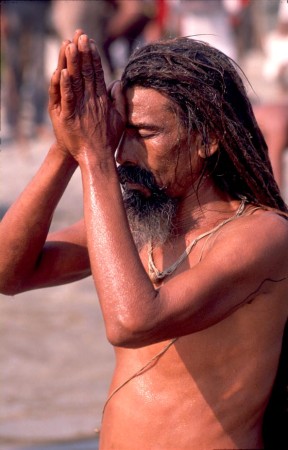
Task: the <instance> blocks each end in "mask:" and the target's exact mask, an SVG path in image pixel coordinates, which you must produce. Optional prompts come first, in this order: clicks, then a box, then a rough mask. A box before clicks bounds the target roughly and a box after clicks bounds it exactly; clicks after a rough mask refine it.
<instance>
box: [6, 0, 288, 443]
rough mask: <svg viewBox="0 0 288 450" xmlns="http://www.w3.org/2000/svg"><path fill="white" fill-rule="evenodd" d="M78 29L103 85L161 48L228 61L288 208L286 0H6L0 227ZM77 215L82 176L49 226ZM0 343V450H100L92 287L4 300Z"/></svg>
mask: <svg viewBox="0 0 288 450" xmlns="http://www.w3.org/2000/svg"><path fill="white" fill-rule="evenodd" d="M77 28H83V30H84V31H85V32H86V33H87V34H88V35H89V36H90V37H92V38H94V39H95V41H96V42H97V44H98V47H99V51H100V53H101V57H102V62H103V67H104V71H105V79H106V82H107V83H110V82H111V81H113V80H114V79H116V78H119V77H120V76H121V72H122V70H123V67H124V66H125V64H126V62H127V59H128V57H129V55H130V54H131V52H132V51H133V49H134V48H135V47H137V46H141V45H143V44H145V43H146V42H150V41H153V40H158V39H161V38H169V37H175V36H195V35H197V38H198V39H201V40H204V41H207V42H209V43H210V44H211V45H214V46H215V47H217V48H219V49H220V50H222V51H223V52H224V53H226V54H228V55H229V56H230V57H231V58H233V59H234V61H236V62H237V64H239V66H240V67H241V68H242V69H243V71H244V73H245V75H246V77H247V78H248V80H249V83H248V82H247V81H246V82H245V83H246V86H247V91H248V94H249V97H250V98H251V101H252V104H253V107H254V111H255V114H256V117H257V119H258V122H259V124H260V126H261V128H262V130H263V133H264V135H265V137H266V140H267V143H268V146H269V152H270V158H271V162H272V165H273V170H274V174H275V178H276V180H277V182H278V184H279V186H280V188H281V190H282V193H283V196H284V197H285V199H286V200H287V199H288V157H287V153H288V152H286V150H287V148H288V2H287V0H79V1H78V0H73V1H70V0H50V1H39V0H37V1H28V0H27V1H25V0H24V1H14V0H13V1H12V0H11V1H2V2H1V118H0V120H1V150H2V151H1V153H0V215H1V217H2V216H3V214H4V213H5V211H6V210H7V208H8V207H9V205H10V204H11V203H12V202H13V200H14V199H15V198H16V197H17V196H18V194H19V193H20V192H21V190H22V189H23V188H24V186H25V185H26V184H27V183H28V181H29V180H30V179H31V177H32V175H33V174H34V173H35V171H36V170H37V168H38V167H39V165H40V164H41V161H42V160H43V158H44V156H45V154H46V152H47V150H48V149H49V147H50V145H51V144H52V143H53V133H52V129H51V124H50V122H49V118H48V116H47V92H48V85H49V79H50V77H51V75H52V73H53V71H54V70H55V68H56V65H57V56H58V50H59V47H60V45H61V42H62V41H63V40H64V39H67V38H68V39H71V38H72V36H73V34H74V31H75V30H76V29H77ZM81 216H82V194H81V181H80V176H79V172H76V173H75V175H74V176H73V178H72V180H71V183H70V185H69V188H68V190H67V192H66V193H65V195H64V197H63V199H62V200H61V202H60V204H59V207H58V209H57V211H56V213H55V216H54V220H53V224H52V228H53V229H58V228H59V227H63V226H66V225H69V224H70V223H73V222H74V221H76V220H78V219H79V218H80V217H81ZM0 339H1V346H0V450H13V449H14V450H16V449H18V450H20V449H22V450H24V449H25V450H32V449H34V450H36V449H37V450H56V449H59V450H60V449H69V450H74V449H75V450H89V449H94V450H96V449H97V429H99V428H100V426H101V415H102V408H103V405H104V402H105V398H106V395H107V390H108V386H109V381H110V378H111V374H112V370H113V364H114V362H113V350H112V348H111V346H110V345H109V344H108V343H107V341H106V337H105V331H104V327H103V322H102V319H101V313H100V310H99V306H98V302H97V296H96V293H95V290H94V287H93V283H92V281H91V279H86V280H82V281H80V282H77V283H73V284H70V285H66V286H61V287H57V288H49V289H42V290H38V291H35V292H28V293H24V294H21V295H18V296H16V297H15V298H10V297H5V296H1V295H0Z"/></svg>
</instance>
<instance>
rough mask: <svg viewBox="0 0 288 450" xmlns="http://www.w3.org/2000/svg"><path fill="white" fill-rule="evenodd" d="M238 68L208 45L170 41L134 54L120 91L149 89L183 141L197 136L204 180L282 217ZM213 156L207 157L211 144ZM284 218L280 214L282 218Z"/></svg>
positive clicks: (283, 206)
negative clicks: (171, 114) (172, 116)
mask: <svg viewBox="0 0 288 450" xmlns="http://www.w3.org/2000/svg"><path fill="white" fill-rule="evenodd" d="M236 67H237V68H238V66H237V65H236V64H235V63H234V62H233V61H232V60H231V59H230V58H229V57H228V56H226V55H225V54H223V53H222V52H220V51H219V50H216V49H215V48H213V47H211V46H209V45H208V44H206V43H204V42H201V41H198V40H196V39H190V38H176V39H171V40H167V41H160V42H154V43H151V44H148V45H146V46H144V47H142V48H140V49H136V50H135V51H134V53H133V54H132V56H131V58H130V60H129V61H128V64H127V66H126V68H125V70H124V72H123V75H122V83H123V88H124V90H125V89H128V88H130V87H133V86H141V87H144V88H152V89H155V90H157V91H159V92H161V93H162V94H164V95H166V96H167V97H168V98H169V99H170V101H172V103H174V105H175V106H176V108H177V110H179V111H180V120H181V122H182V123H183V125H184V127H185V128H186V129H187V131H188V136H190V137H191V136H196V135H197V134H198V135H200V137H201V140H202V142H203V148H204V150H205V154H206V159H205V165H204V170H203V173H202V176H203V175H204V174H207V173H209V174H210V176H212V177H213V180H214V182H215V184H216V185H217V186H218V187H219V188H220V189H222V190H224V191H226V192H227V193H229V194H230V195H231V196H232V197H233V198H239V197H240V196H245V197H246V198H247V199H248V201H249V202H251V203H253V204H256V205H261V206H264V207H267V208H272V209H276V210H278V211H279V212H280V211H282V212H284V213H287V212H288V207H287V205H286V204H285V202H284V200H283V199H282V197H281V194H280V191H279V188H278V185H277V183H276V181H275V180H274V176H273V172H272V167H271V163H270V160H269V157H268V148H267V144H266V142H265V140H264V137H263V135H262V133H261V131H260V129H259V126H258V124H257V122H256V119H255V116H254V113H253V110H252V106H251V103H250V101H249V99H248V96H247V93H246V90H245V87H244V84H243V81H242V79H241V77H240V75H239V74H238V71H237V68H236ZM212 140H213V141H214V142H215V141H217V142H218V150H217V151H216V152H215V153H214V154H213V155H212V156H210V153H209V149H210V146H211V141H212ZM284 215H286V214H284Z"/></svg>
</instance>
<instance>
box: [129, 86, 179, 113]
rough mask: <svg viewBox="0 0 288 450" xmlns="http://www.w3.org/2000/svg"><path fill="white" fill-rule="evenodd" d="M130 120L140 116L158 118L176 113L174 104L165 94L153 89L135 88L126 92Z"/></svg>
mask: <svg viewBox="0 0 288 450" xmlns="http://www.w3.org/2000/svg"><path fill="white" fill-rule="evenodd" d="M125 98H126V104H127V113H128V117H129V119H131V117H138V116H151V115H153V116H157V115H163V114H172V113H174V114H175V112H176V108H175V105H174V104H173V102H172V101H171V100H170V99H169V98H168V97H167V96H166V95H165V94H163V93H161V92H159V91H157V90H156V89H152V88H144V87H142V86H134V87H131V88H128V89H127V90H126V92H125Z"/></svg>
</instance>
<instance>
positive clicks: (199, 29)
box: [177, 0, 241, 60]
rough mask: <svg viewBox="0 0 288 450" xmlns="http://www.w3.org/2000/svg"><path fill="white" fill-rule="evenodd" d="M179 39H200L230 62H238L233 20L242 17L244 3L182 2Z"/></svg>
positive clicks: (223, 0)
mask: <svg viewBox="0 0 288 450" xmlns="http://www.w3.org/2000/svg"><path fill="white" fill-rule="evenodd" d="M177 3H178V15H179V25H178V27H179V31H178V35H179V36H198V37H199V39H201V40H202V41H204V42H207V43H209V44H210V45H212V46H214V47H216V48H218V50H221V51H222V52H223V53H225V54H226V55H227V56H230V58H232V59H234V60H236V59H237V48H236V42H235V36H234V33H233V29H232V24H231V21H230V16H232V15H235V14H237V13H238V11H239V9H240V8H241V0H213V1H210V0H179V1H178V2H177Z"/></svg>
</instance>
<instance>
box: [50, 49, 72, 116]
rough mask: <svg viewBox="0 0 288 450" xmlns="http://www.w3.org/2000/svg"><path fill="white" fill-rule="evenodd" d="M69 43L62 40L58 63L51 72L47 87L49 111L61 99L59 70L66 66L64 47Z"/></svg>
mask: <svg viewBox="0 0 288 450" xmlns="http://www.w3.org/2000/svg"><path fill="white" fill-rule="evenodd" d="M69 44H70V41H69V40H66V41H63V42H62V45H61V48H60V51H59V56H58V64H57V69H56V70H55V72H54V73H53V75H52V77H51V82H50V87H49V104H48V110H49V111H51V110H52V109H54V108H56V107H57V106H58V105H59V103H60V100H61V95H60V74H61V70H63V69H65V68H66V65H67V60H66V54H65V52H66V48H67V46H68V45H69Z"/></svg>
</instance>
